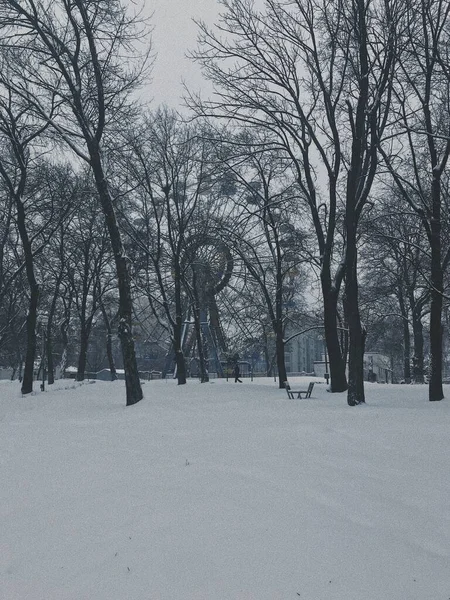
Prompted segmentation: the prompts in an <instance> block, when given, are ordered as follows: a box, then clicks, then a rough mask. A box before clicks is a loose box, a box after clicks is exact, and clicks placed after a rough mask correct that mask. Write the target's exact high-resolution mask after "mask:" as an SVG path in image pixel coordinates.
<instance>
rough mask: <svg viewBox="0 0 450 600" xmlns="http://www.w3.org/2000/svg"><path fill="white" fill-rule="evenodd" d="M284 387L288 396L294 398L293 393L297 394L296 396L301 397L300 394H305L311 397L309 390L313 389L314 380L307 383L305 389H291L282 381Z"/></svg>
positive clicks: (306, 396)
mask: <svg viewBox="0 0 450 600" xmlns="http://www.w3.org/2000/svg"><path fill="white" fill-rule="evenodd" d="M284 387H285V389H286V392H287V395H288V398H292V400H293V399H294V394H297V398H301V397H302V394H305V398H311V392H312V391H313V387H314V381H311V382H310V384H309V385H308V389H307V390H293V389H291V386H290V385H289V383H288V382H287V381H285V382H284Z"/></svg>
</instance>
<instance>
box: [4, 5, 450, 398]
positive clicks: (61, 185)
mask: <svg viewBox="0 0 450 600" xmlns="http://www.w3.org/2000/svg"><path fill="white" fill-rule="evenodd" d="M221 4H222V9H223V12H222V16H221V18H220V21H219V23H218V24H217V25H216V26H214V27H211V28H209V27H207V26H206V25H205V24H203V23H199V30H200V35H199V46H198V49H197V51H196V52H194V53H193V58H194V59H195V60H197V61H198V62H199V63H200V64H201V66H202V68H203V72H204V75H205V77H206V78H207V79H209V80H210V81H211V82H212V83H213V84H214V90H215V92H214V94H212V95H211V97H209V98H206V99H204V98H201V97H200V96H197V95H194V94H193V93H189V94H188V98H187V102H188V105H189V107H190V109H191V113H190V118H189V119H188V120H189V121H190V122H186V119H184V120H183V119H182V118H180V117H179V116H177V115H176V114H175V113H173V112H171V111H169V110H168V109H167V108H165V107H162V108H160V109H158V110H155V111H153V112H148V110H146V109H145V107H142V106H141V105H140V104H139V103H137V102H136V95H135V92H136V90H137V88H138V87H139V85H141V84H142V83H143V82H144V81H145V76H146V69H147V66H148V58H149V43H148V39H149V38H148V24H147V23H146V22H145V21H143V20H142V19H141V18H140V16H139V15H132V14H130V12H129V10H128V9H127V7H126V6H125V5H124V4H123V3H122V2H121V1H120V0H110V1H109V2H102V1H100V0H89V1H88V0H73V1H71V2H68V1H67V0H56V1H51V0H21V1H19V0H4V1H3V2H1V4H0V33H1V35H2V44H1V48H0V61H1V64H0V67H1V68H0V202H1V207H2V210H1V214H2V216H1V221H0V236H1V241H2V244H1V250H0V307H1V315H2V316H1V323H0V352H1V357H2V358H1V359H2V362H4V363H6V362H7V363H9V364H14V365H17V366H18V365H22V364H23V372H22V373H21V378H22V392H23V393H24V394H26V393H29V392H31V391H32V388H33V373H34V371H35V368H36V361H37V358H38V356H41V359H42V360H43V356H44V354H45V356H46V359H45V361H46V366H47V368H48V371H49V373H50V374H51V375H50V378H51V377H52V376H53V371H54V354H55V352H54V347H55V346H54V340H55V337H56V338H57V346H58V348H59V350H60V352H59V360H60V363H61V365H60V366H61V367H62V368H63V369H64V366H65V364H66V360H67V348H68V345H69V342H70V339H69V338H70V328H71V325H73V323H77V328H78V330H79V333H78V335H77V337H78V338H79V353H78V364H77V378H78V379H79V380H83V379H84V377H85V372H86V369H87V356H88V348H89V344H90V340H91V336H92V332H93V330H95V328H96V327H98V324H99V323H100V322H101V323H102V328H103V330H104V331H105V332H106V333H105V335H106V340H105V352H106V354H107V357H108V362H109V366H110V370H111V373H112V375H113V377H114V374H115V365H114V360H113V352H112V338H113V336H114V330H117V332H118V337H119V339H120V344H121V351H122V364H123V368H124V371H125V382H126V402H127V405H131V404H134V403H136V402H138V401H139V400H140V399H141V398H142V388H141V384H140V380H139V371H138V361H137V358H136V351H135V345H134V339H133V328H136V324H137V323H139V326H140V327H141V328H142V329H146V330H147V331H149V332H153V334H154V332H155V331H158V336H159V338H164V337H165V338H166V339H167V340H168V341H169V345H170V347H171V348H172V350H173V353H174V356H175V360H176V366H177V378H178V383H179V384H184V383H185V382H186V377H187V367H186V357H185V356H184V354H183V324H184V323H185V322H186V321H187V320H191V321H192V323H193V324H194V326H195V327H194V330H195V332H196V336H197V347H198V351H199V354H200V358H201V360H200V363H201V365H200V366H201V372H202V379H203V380H207V369H206V362H205V360H206V359H205V356H204V355H205V352H206V349H205V348H203V343H204V342H203V339H202V334H201V320H202V319H203V318H204V316H202V315H201V304H202V303H205V302H206V301H207V302H209V306H210V310H211V311H212V312H213V313H214V319H215V320H216V321H217V332H218V333H217V335H219V337H220V336H225V337H228V339H229V340H232V339H233V338H236V339H238V338H239V339H240V342H241V343H242V337H243V336H242V335H241V334H239V335H236V332H242V331H245V336H244V337H245V339H246V340H247V342H248V343H249V344H254V345H255V343H256V344H257V343H259V342H261V340H262V341H264V340H266V341H265V342H264V343H262V346H263V347H264V349H265V350H264V352H265V354H266V357H267V364H268V368H269V365H271V364H276V367H277V371H278V375H279V382H280V386H282V385H283V384H284V381H285V380H286V379H287V373H286V366H285V344H286V342H285V339H286V331H287V327H290V328H291V331H292V328H294V329H295V328H297V329H298V330H301V329H303V328H304V318H305V317H304V314H305V312H307V309H306V310H305V309H304V306H303V304H307V303H306V302H305V300H304V296H305V293H304V292H305V289H306V285H309V286H311V289H312V292H311V295H312V294H313V293H315V291H316V290H317V289H320V294H321V298H322V309H321V317H320V318H319V319H317V318H316V320H315V325H317V326H318V327H323V331H324V336H325V341H326V348H327V354H328V360H329V366H330V375H331V383H330V390H331V391H333V392H342V391H345V390H348V392H347V399H348V404H349V405H350V406H355V405H357V404H360V403H363V402H364V384H363V380H364V365H363V356H364V350H365V347H366V345H367V344H370V345H372V347H374V346H375V345H378V346H377V347H380V345H382V341H383V340H384V341H383V343H386V344H388V337H389V336H388V335H387V334H386V332H387V331H388V330H389V329H392V324H393V323H395V324H398V326H399V327H400V330H401V331H402V344H401V347H400V348H399V350H398V352H400V353H401V354H402V357H401V360H402V363H403V379H404V380H405V381H406V382H409V381H411V380H414V381H416V382H423V381H424V378H425V347H426V344H427V343H429V354H430V366H429V373H428V376H429V399H430V400H440V399H442V398H443V388H442V364H443V317H442V315H443V314H444V317H445V316H446V315H447V312H446V310H447V308H446V307H447V296H446V289H447V288H446V286H447V279H448V263H449V261H450V245H449V244H448V239H449V237H448V233H449V232H448V222H449V219H448V217H449V214H448V202H449V195H448V194H449V180H448V173H447V171H448V158H449V155H450V58H449V57H450V53H449V50H450V48H449V43H450V42H449V39H450V35H449V34H450V8H449V7H448V3H446V2H444V1H443V0H420V1H414V2H413V1H412V0H336V1H334V2H329V1H328V0H291V1H290V2H280V1H278V0H264V2H261V7H260V8H259V5H256V4H254V3H252V2H250V1H249V0H221ZM142 39H145V40H147V43H145V44H142ZM191 117H195V118H191ZM69 165H70V166H69ZM199 240H201V243H199ZM200 248H202V252H203V257H202V258H201V257H200V254H201V253H200V250H199V249H200ZM221 248H227V250H226V252H227V253H229V254H226V256H225V253H224V252H222V251H221ZM207 253H209V254H210V257H209V258H208V259H207V258H206V254H207ZM207 260H208V261H210V262H208V263H207V262H205V261H207ZM214 261H216V263H217V268H216V271H217V273H218V272H219V271H220V270H222V271H223V270H225V271H226V276H225V279H224V280H223V283H222V285H220V286H217V289H215V291H214V294H213V293H212V291H210V292H208V293H207V292H206V291H205V290H207V289H210V288H211V290H212V289H213V288H214V282H211V281H207V278H208V277H209V278H213V277H214V276H215V275H214V268H215V267H214ZM206 264H207V265H208V266H207V267H205V265H206ZM223 265H228V266H223ZM227 269H228V271H227ZM222 275H223V274H222ZM361 282H362V286H361ZM208 286H210V288H208ZM208 294H209V295H208ZM216 295H217V298H216ZM206 297H207V298H206ZM205 298H206V300H205ZM310 304H311V302H310ZM301 305H302V306H301ZM300 306H301V310H300ZM230 307H231V308H230ZM315 309H316V307H315V306H313V307H311V310H312V311H313V312H315ZM219 313H220V314H222V318H223V320H225V321H226V323H227V333H226V334H225V333H223V332H222V331H221V330H220V327H219V324H218V319H217V315H218V314H219ZM302 319H303V326H302ZM428 320H429V328H430V331H429V338H428V341H427V338H426V336H424V331H423V330H424V324H425V323H426V322H427V321H428ZM444 321H445V318H444ZM307 325H308V327H309V326H310V325H311V321H310V320H309V321H308V323H307ZM38 330H42V332H43V333H42V335H43V339H45V352H44V350H43V349H39V348H38V347H37V331H38ZM269 338H270V339H271V340H272V346H273V348H272V349H271V350H270V351H269V343H268V341H267V340H268V339H269ZM391 343H392V345H393V346H394V345H395V344H394V341H393V340H391ZM237 347H238V343H237V342H236V344H235V348H237ZM20 369H22V367H20ZM51 382H52V381H51V379H50V380H49V383H51Z"/></svg>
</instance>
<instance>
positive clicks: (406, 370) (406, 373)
mask: <svg viewBox="0 0 450 600" xmlns="http://www.w3.org/2000/svg"><path fill="white" fill-rule="evenodd" d="M403 378H404V380H405V383H411V334H410V332H409V324H408V321H407V320H406V319H403Z"/></svg>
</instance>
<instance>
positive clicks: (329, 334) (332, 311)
mask: <svg viewBox="0 0 450 600" xmlns="http://www.w3.org/2000/svg"><path fill="white" fill-rule="evenodd" d="M330 288H331V286H330V285H329V284H328V283H327V282H326V281H324V278H322V295H323V314H324V332H325V343H326V347H327V352H328V364H329V369H330V391H331V392H345V390H346V389H347V377H346V375H345V363H344V360H343V358H342V351H341V346H340V343H339V335H338V329H337V323H338V317H337V297H338V295H337V293H336V292H335V291H334V290H331V289H330Z"/></svg>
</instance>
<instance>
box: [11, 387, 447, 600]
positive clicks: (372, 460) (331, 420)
mask: <svg viewBox="0 0 450 600" xmlns="http://www.w3.org/2000/svg"><path fill="white" fill-rule="evenodd" d="M309 380H310V379H309V378H308V379H307V380H306V382H308V381H309ZM300 382H302V383H305V380H302V379H301V378H292V380H291V384H292V385H293V386H295V385H297V384H299V383H300ZM445 387H446V388H447V389H446V392H447V396H449V395H450V389H449V388H448V386H445ZM144 393H145V399H144V400H143V401H141V402H139V403H138V404H136V405H134V406H132V407H128V408H126V407H125V390H124V383H123V382H96V383H85V384H81V385H80V384H78V383H75V382H73V381H68V380H65V381H59V382H56V383H55V384H54V386H47V387H46V391H45V392H36V393H34V394H33V395H31V396H28V397H24V398H22V397H21V395H20V390H19V384H18V383H17V382H13V383H11V382H8V381H4V382H0V480H1V482H2V485H1V486H0V532H1V534H0V598H1V599H2V600H3V599H4V600H94V599H95V600H238V599H239V600H289V599H293V600H298V598H301V599H303V600H406V599H407V600H415V599H416V600H448V599H449V598H450V568H449V566H450V560H449V559H450V508H449V506H450V503H449V498H450V481H449V477H448V475H449V463H448V459H449V456H450V435H449V416H450V414H449V413H450V411H449V403H448V401H447V400H444V401H442V402H435V403H430V402H428V401H427V389H426V387H424V386H406V385H377V384H367V387H366V398H367V405H365V406H358V407H355V408H349V407H347V406H346V396H345V394H329V393H327V392H326V388H325V384H324V383H317V384H316V385H315V387H314V391H313V394H312V398H311V399H308V400H289V399H288V398H287V395H286V393H285V392H284V391H283V390H279V389H277V387H276V385H275V384H274V382H273V380H272V381H271V380H269V379H267V380H265V379H264V380H255V381H253V382H250V381H249V380H244V383H243V384H235V383H234V382H232V381H230V382H228V383H227V382H226V381H223V380H214V381H213V382H211V383H209V384H200V383H198V382H196V381H190V382H189V383H188V385H186V386H180V387H179V386H177V385H176V383H175V382H174V381H168V382H167V381H158V380H157V381H150V382H146V383H145V385H144Z"/></svg>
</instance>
